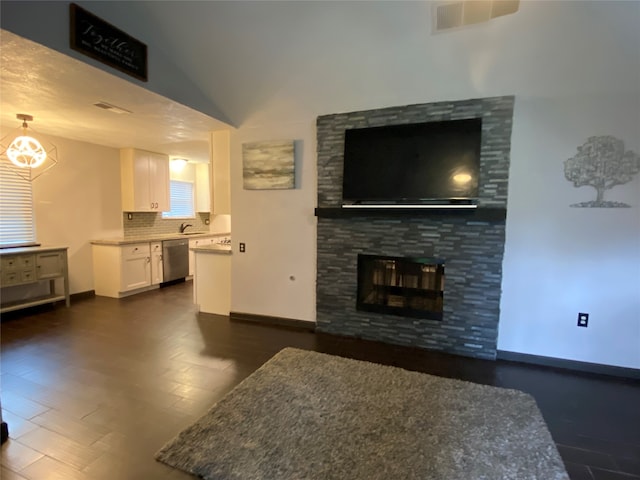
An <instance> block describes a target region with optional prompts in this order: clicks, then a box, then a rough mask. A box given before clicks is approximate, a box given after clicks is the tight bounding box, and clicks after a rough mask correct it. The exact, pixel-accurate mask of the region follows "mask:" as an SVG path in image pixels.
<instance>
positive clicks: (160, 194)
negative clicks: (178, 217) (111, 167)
mask: <svg viewBox="0 0 640 480" xmlns="http://www.w3.org/2000/svg"><path fill="white" fill-rule="evenodd" d="M120 178H121V183H122V210H123V211H125V212H167V211H169V210H170V202H169V156H168V155H163V154H161V153H153V152H147V151H144V150H137V149H134V148H123V149H121V150H120Z"/></svg>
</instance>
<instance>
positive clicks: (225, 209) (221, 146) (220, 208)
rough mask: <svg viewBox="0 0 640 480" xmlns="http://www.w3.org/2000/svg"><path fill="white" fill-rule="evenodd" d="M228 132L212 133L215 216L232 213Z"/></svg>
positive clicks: (229, 137) (213, 208)
mask: <svg viewBox="0 0 640 480" xmlns="http://www.w3.org/2000/svg"><path fill="white" fill-rule="evenodd" d="M230 135H231V134H230V132H229V131H228V130H221V131H218V132H211V185H212V188H211V189H212V198H213V200H212V201H213V205H212V208H211V212H212V213H213V214H215V215H221V214H225V215H228V214H230V213H231V169H230V159H231V146H230V145H231V136H230Z"/></svg>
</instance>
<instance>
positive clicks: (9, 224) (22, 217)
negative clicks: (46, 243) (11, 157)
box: [0, 159, 36, 246]
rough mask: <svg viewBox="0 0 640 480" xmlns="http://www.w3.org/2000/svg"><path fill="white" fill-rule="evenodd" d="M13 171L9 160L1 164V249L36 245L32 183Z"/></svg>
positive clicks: (13, 168)
mask: <svg viewBox="0 0 640 480" xmlns="http://www.w3.org/2000/svg"><path fill="white" fill-rule="evenodd" d="M16 170H17V167H15V166H14V165H12V164H11V162H9V161H8V160H6V159H2V160H0V246H11V245H28V244H33V243H35V241H36V229H35V222H34V220H35V218H34V215H33V192H32V190H31V182H30V181H29V180H28V178H25V177H23V176H22V175H18V174H17V173H16Z"/></svg>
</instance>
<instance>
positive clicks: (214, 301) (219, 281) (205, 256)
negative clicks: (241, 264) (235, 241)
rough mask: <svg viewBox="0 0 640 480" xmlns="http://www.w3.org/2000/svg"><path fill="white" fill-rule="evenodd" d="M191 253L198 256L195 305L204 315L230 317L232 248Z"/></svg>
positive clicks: (199, 249) (208, 247)
mask: <svg viewBox="0 0 640 480" xmlns="http://www.w3.org/2000/svg"><path fill="white" fill-rule="evenodd" d="M191 251H192V252H193V253H194V256H195V270H194V274H193V302H194V303H195V304H196V305H198V309H199V310H200V311H201V312H203V313H215V314H217V315H229V311H230V309H231V245H228V244H227V245H224V244H223V245H205V246H199V247H195V248H191Z"/></svg>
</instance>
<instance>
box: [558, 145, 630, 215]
mask: <svg viewBox="0 0 640 480" xmlns="http://www.w3.org/2000/svg"><path fill="white" fill-rule="evenodd" d="M638 172H640V155H638V154H637V153H635V152H634V151H632V150H627V151H625V149H624V142H623V141H622V140H619V139H617V138H616V137H613V136H611V135H604V136H599V137H589V138H588V139H587V141H586V142H585V143H584V144H582V145H581V146H579V147H578V153H577V154H576V155H575V156H573V157H571V158H569V159H567V160H565V161H564V176H565V178H566V179H567V180H569V181H570V182H572V183H573V186H574V187H576V188H577V187H583V186H590V187H593V188H595V189H596V192H597V196H596V199H595V200H592V201H590V202H582V203H574V204H573V205H571V206H572V207H591V208H593V207H600V208H602V207H605V208H620V207H629V206H630V205H627V204H626V203H622V202H612V201H606V200H604V192H605V190H609V189H611V188H613V187H615V186H616V185H623V184H625V183H627V182H630V181H631V180H632V179H633V176H634V175H636V174H637V173H638Z"/></svg>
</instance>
